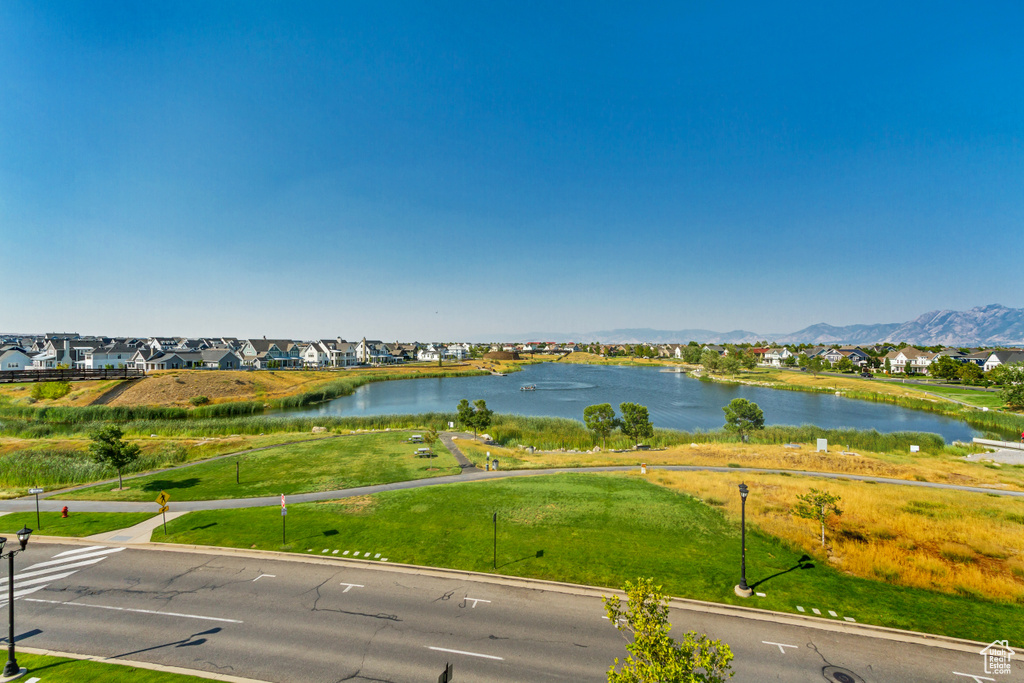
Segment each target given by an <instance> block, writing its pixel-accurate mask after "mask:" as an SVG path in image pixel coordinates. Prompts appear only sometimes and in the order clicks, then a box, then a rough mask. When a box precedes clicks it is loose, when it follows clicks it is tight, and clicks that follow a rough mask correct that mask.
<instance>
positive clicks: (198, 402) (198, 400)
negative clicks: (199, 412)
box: [188, 396, 210, 406]
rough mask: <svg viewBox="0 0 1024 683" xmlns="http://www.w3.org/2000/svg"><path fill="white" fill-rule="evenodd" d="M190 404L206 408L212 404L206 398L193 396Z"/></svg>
mask: <svg viewBox="0 0 1024 683" xmlns="http://www.w3.org/2000/svg"><path fill="white" fill-rule="evenodd" d="M188 402H189V403H191V404H192V405H194V406H204V405H206V404H207V403H209V402H210V399H209V398H207V397H206V396H193V397H192V398H190V399H189V400H188Z"/></svg>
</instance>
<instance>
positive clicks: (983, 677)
mask: <svg viewBox="0 0 1024 683" xmlns="http://www.w3.org/2000/svg"><path fill="white" fill-rule="evenodd" d="M953 675H954V676H964V677H966V678H973V679H974V680H975V681H977V683H981V682H982V681H994V680H996V679H994V678H989V677H988V676H979V675H978V674H962V673H960V672H959V671H954V672H953Z"/></svg>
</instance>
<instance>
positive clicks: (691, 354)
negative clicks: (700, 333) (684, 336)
mask: <svg viewBox="0 0 1024 683" xmlns="http://www.w3.org/2000/svg"><path fill="white" fill-rule="evenodd" d="M700 354H701V350H700V346H698V345H697V343H696V342H690V343H689V344H687V345H686V348H684V349H683V362H684V363H689V364H690V365H697V364H698V363H700Z"/></svg>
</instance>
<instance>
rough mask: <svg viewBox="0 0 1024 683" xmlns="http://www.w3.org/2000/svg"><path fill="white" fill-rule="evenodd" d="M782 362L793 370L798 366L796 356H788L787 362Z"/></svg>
mask: <svg viewBox="0 0 1024 683" xmlns="http://www.w3.org/2000/svg"><path fill="white" fill-rule="evenodd" d="M782 362H783V363H785V364H786V367H788V368H791V367H793V366H794V365H796V356H786V360H784V361H782Z"/></svg>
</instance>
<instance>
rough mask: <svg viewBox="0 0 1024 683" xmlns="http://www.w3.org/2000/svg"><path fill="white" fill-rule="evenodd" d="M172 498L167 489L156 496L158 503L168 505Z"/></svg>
mask: <svg viewBox="0 0 1024 683" xmlns="http://www.w3.org/2000/svg"><path fill="white" fill-rule="evenodd" d="M170 499H171V497H170V496H168V495H167V491H161V492H160V495H159V496H157V497H156V504H157V505H167V501H169V500H170Z"/></svg>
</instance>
